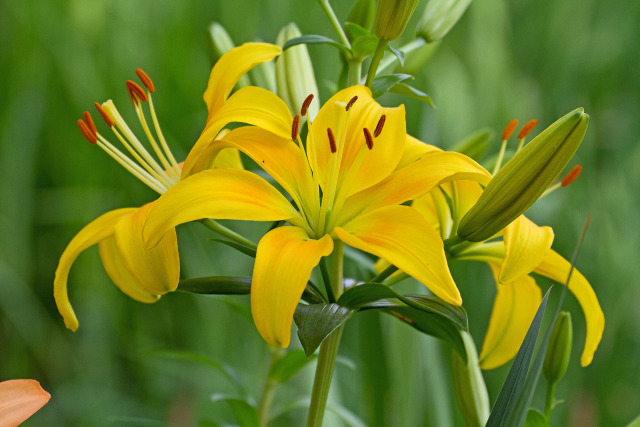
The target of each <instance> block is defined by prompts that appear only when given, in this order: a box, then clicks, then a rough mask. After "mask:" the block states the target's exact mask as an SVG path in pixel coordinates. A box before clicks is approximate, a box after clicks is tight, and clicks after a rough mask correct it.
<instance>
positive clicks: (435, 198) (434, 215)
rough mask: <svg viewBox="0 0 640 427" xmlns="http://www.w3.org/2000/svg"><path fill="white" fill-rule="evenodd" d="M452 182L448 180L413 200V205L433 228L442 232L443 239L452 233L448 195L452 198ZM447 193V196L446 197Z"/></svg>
mask: <svg viewBox="0 0 640 427" xmlns="http://www.w3.org/2000/svg"><path fill="white" fill-rule="evenodd" d="M451 188H452V187H451V183H449V182H446V183H444V184H442V185H441V186H440V187H439V188H435V189H433V191H431V192H430V193H429V194H427V195H425V196H422V197H420V198H418V199H416V200H414V201H413V203H412V204H411V207H413V208H414V209H415V210H416V211H418V212H419V213H420V214H421V215H422V216H423V217H424V218H425V219H426V220H427V221H429V224H431V225H433V228H434V229H435V230H436V231H437V232H439V233H440V237H441V238H442V239H446V238H448V237H449V235H450V234H451V227H452V226H453V218H452V217H451V209H449V203H448V202H447V197H449V200H451ZM445 194H446V197H445Z"/></svg>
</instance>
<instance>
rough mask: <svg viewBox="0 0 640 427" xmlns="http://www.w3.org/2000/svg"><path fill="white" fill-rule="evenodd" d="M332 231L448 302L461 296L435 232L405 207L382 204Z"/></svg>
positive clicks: (417, 214) (347, 242)
mask: <svg viewBox="0 0 640 427" xmlns="http://www.w3.org/2000/svg"><path fill="white" fill-rule="evenodd" d="M335 233H336V234H337V236H338V237H339V238H340V240H342V241H343V242H345V243H346V244H348V245H350V246H353V247H354V248H358V249H361V250H363V251H365V252H369V253H371V254H374V255H376V256H378V257H380V258H384V259H386V260H388V261H389V262H390V263H391V264H393V265H395V266H397V267H398V268H399V269H400V270H402V271H404V272H405V273H407V274H408V275H410V276H413V277H414V278H416V279H417V280H418V281H420V282H422V283H424V284H425V285H426V286H427V287H428V288H429V289H430V290H431V292H433V293H434V294H435V295H436V296H438V297H439V298H441V299H442V300H444V301H445V302H448V303H449V304H454V305H460V304H462V298H461V297H460V292H459V291H458V288H457V287H456V284H455V283H454V282H453V278H452V277H451V273H450V272H449V267H448V265H447V260H446V257H445V254H444V245H443V243H442V240H441V239H440V236H439V235H438V233H437V232H436V231H435V230H434V229H433V227H432V226H431V225H430V224H429V223H428V222H427V221H426V220H425V219H424V218H423V217H422V216H421V215H420V214H419V213H418V212H416V211H415V210H413V209H412V208H410V207H409V206H385V207H382V208H379V209H376V210H374V211H371V212H368V213H366V214H364V215H361V216H358V217H356V218H354V219H353V220H351V221H350V222H349V223H347V224H345V225H343V226H342V227H336V229H335Z"/></svg>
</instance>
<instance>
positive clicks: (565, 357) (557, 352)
mask: <svg viewBox="0 0 640 427" xmlns="http://www.w3.org/2000/svg"><path fill="white" fill-rule="evenodd" d="M572 342H573V329H572V326H571V313H569V312H568V311H563V312H562V313H560V316H558V319H557V320H556V323H555V325H554V326H553V331H552V332H551V339H550V340H549V347H548V348H547V353H546V355H545V358H544V363H543V365H542V374H543V375H544V377H545V379H546V380H547V381H548V382H549V383H552V384H555V383H557V382H558V381H560V379H562V377H563V376H564V374H565V372H567V367H569V358H570V356H571V344H572Z"/></svg>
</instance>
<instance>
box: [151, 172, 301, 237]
mask: <svg viewBox="0 0 640 427" xmlns="http://www.w3.org/2000/svg"><path fill="white" fill-rule="evenodd" d="M202 218H212V219H242V220H248V221H278V220H288V221H295V219H299V214H298V212H297V211H296V210H295V209H294V208H293V206H291V203H289V201H287V199H285V197H284V196H283V195H282V194H280V193H279V192H278V190H276V189H275V188H274V187H273V186H272V185H271V184H269V183H268V182H267V181H265V180H264V179H263V178H260V177H259V176H258V175H256V174H255V173H252V172H248V171H245V170H242V169H210V170H206V171H202V172H200V173H198V174H196V175H193V176H191V177H189V178H187V179H185V180H182V181H180V182H179V183H177V184H176V185H174V186H173V187H171V188H170V189H169V190H168V191H167V192H166V193H164V194H163V195H162V196H160V198H159V199H158V200H157V201H156V202H155V204H154V206H153V209H152V210H151V213H150V214H149V217H148V218H147V223H146V225H145V226H144V232H143V235H144V240H145V242H146V243H147V246H155V245H157V244H158V242H159V241H160V239H161V238H162V236H164V235H165V233H167V232H168V231H169V230H171V229H173V228H174V227H175V226H176V225H178V224H182V223H185V222H189V221H194V220H197V219H202Z"/></svg>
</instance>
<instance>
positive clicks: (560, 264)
mask: <svg viewBox="0 0 640 427" xmlns="http://www.w3.org/2000/svg"><path fill="white" fill-rule="evenodd" d="M570 269H571V264H570V263H569V261H567V260H566V259H564V258H563V257H562V256H560V255H559V254H558V253H557V252H555V251H553V250H549V251H547V254H546V255H545V257H544V259H543V260H542V263H540V265H538V267H536V269H535V270H533V271H534V273H538V274H541V275H543V276H546V277H548V278H550V279H551V280H554V281H556V282H558V283H560V284H562V285H564V284H565V282H566V281H567V277H568V275H569V270H570ZM569 290H570V291H571V292H572V293H573V295H575V296H576V298H577V299H578V302H579V303H580V306H581V307H582V311H583V312H584V317H585V321H586V323H587V336H586V339H585V342H584V350H583V351H582V357H581V358H580V363H581V364H582V366H587V365H589V364H590V363H591V360H592V359H593V354H594V353H595V351H596V349H597V348H598V344H599V343H600V339H602V332H603V331H604V313H602V308H600V303H598V298H597V297H596V294H595V292H594V291H593V288H592V287H591V285H590V284H589V282H588V281H587V279H585V277H584V276H583V275H582V273H580V272H579V271H578V270H577V269H574V270H573V273H572V274H571V282H570V283H569Z"/></svg>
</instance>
